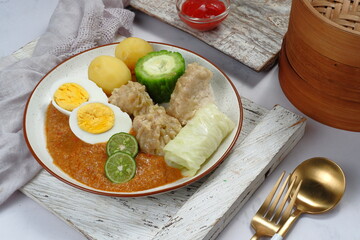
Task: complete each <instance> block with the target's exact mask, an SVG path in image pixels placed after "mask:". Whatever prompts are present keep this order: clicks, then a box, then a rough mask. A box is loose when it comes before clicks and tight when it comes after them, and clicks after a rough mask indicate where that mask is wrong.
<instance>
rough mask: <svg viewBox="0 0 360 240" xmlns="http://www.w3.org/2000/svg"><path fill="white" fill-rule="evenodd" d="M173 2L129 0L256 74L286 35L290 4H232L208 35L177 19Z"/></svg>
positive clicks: (269, 61) (269, 62)
mask: <svg viewBox="0 0 360 240" xmlns="http://www.w3.org/2000/svg"><path fill="white" fill-rule="evenodd" d="M175 2H176V1H175V0H152V1H149V0H131V2H130V4H131V6H132V7H133V8H135V9H138V10H140V11H142V12H145V13H146V14H148V15H150V16H153V17H156V18H158V19H160V20H161V21H164V22H166V23H168V24H170V25H172V26H174V27H177V28H179V29H181V30H183V31H185V32H188V33H190V34H191V35H193V36H195V37H197V38H199V39H200V40H202V41H204V42H206V43H207V44H209V45H210V46H213V47H215V48H217V49H218V50H220V51H222V52H224V53H225V54H227V55H229V56H231V57H233V58H235V59H237V60H238V61H240V62H242V63H243V64H245V65H247V66H249V67H250V68H252V69H254V70H256V71H262V70H265V69H268V68H269V67H271V66H272V65H273V64H274V62H275V60H276V58H277V55H278V52H279V51H280V48H281V43H282V39H283V36H284V34H285V33H286V31H287V27H288V21H289V13H290V7H291V0H282V1H279V0H267V1H265V0H262V1H245V0H236V1H231V12H230V14H229V16H228V18H227V19H226V20H225V21H224V22H223V23H222V24H221V25H220V26H219V27H217V28H216V29H214V30H212V31H208V32H200V31H197V30H193V29H191V28H190V27H188V26H187V25H186V24H185V23H183V22H182V21H181V20H180V18H179V17H178V15H177V11H176V5H175Z"/></svg>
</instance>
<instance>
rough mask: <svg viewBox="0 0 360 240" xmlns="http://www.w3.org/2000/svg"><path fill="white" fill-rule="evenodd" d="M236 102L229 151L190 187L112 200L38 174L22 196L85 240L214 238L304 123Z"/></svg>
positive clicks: (285, 114)
mask: <svg viewBox="0 0 360 240" xmlns="http://www.w3.org/2000/svg"><path fill="white" fill-rule="evenodd" d="M243 102H244V108H245V109H244V128H243V131H242V133H241V137H240V139H239V140H238V142H237V144H236V145H235V147H234V149H233V151H232V153H231V154H230V155H229V157H228V158H227V159H226V160H225V161H224V162H223V163H222V164H221V165H220V166H219V167H218V168H217V169H216V170H215V172H214V173H212V174H211V175H210V176H209V177H208V178H203V179H202V180H200V181H198V182H196V183H194V184H191V185H189V186H186V187H183V188H181V189H179V190H176V191H172V192H168V193H165V194H161V195H155V196H148V197H142V198H115V197H107V196H100V195H95V194H91V193H88V192H84V191H81V190H78V189H76V188H73V187H71V186H68V185H67V184H65V183H63V182H61V181H59V180H58V179H56V178H55V177H53V176H51V175H49V174H48V173H47V172H46V171H45V170H43V171H42V172H41V173H40V174H39V175H38V176H37V177H35V178H34V179H33V180H32V181H31V182H29V183H28V184H27V185H26V186H24V187H23V188H22V189H21V191H22V192H23V193H24V194H26V195H27V196H29V197H30V198H32V199H34V200H35V201H37V202H39V203H40V204H41V205H42V206H44V207H45V208H47V209H49V210H50V211H51V212H53V213H54V214H55V215H57V216H58V217H60V218H61V219H63V220H64V221H65V222H67V223H68V224H70V225H71V226H72V227H74V228H75V229H77V230H79V231H80V232H81V233H83V234H84V235H85V236H86V237H87V238H89V239H98V240H100V239H101V240H103V239H213V238H215V237H216V236H217V235H218V234H219V233H220V231H221V230H222V229H223V228H224V227H225V226H226V224H227V223H228V222H229V221H230V220H231V218H232V217H233V216H234V215H235V213H236V212H237V211H238V210H239V209H240V208H241V206H242V205H243V204H244V203H245V202H246V201H247V199H248V198H249V197H250V196H251V194H252V193H253V192H254V191H255V190H256V188H257V187H258V186H259V185H260V184H261V182H262V181H263V180H264V179H265V177H266V176H267V174H269V173H270V172H271V171H272V170H273V169H275V167H276V166H277V164H278V163H279V162H280V161H281V160H282V159H283V158H284V157H285V156H286V155H287V153H288V152H289V151H290V150H291V149H292V148H293V146H294V145H295V144H296V143H297V142H298V140H299V139H300V138H301V137H302V135H303V132H304V128H305V121H304V119H303V118H301V117H299V116H298V115H296V114H294V113H292V112H289V111H288V110H286V109H284V108H282V107H280V106H276V107H275V108H274V109H272V110H270V111H268V110H266V109H263V108H261V107H259V106H257V105H256V104H255V103H253V102H251V101H249V100H247V99H243ZM90 209H91V210H90ZM205 209H206V211H204V210H205ZM204 213H205V215H204ZM170 236H171V237H170Z"/></svg>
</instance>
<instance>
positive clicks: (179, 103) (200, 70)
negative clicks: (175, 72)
mask: <svg viewBox="0 0 360 240" xmlns="http://www.w3.org/2000/svg"><path fill="white" fill-rule="evenodd" d="M212 77H213V73H212V72H211V71H210V70H209V69H207V68H206V67H204V66H201V65H200V64H198V63H196V62H194V63H190V64H188V65H187V67H186V71H185V73H184V74H183V75H182V76H181V77H180V78H179V79H178V80H177V82H176V85H175V89H174V91H173V93H172V94H171V98H170V103H169V107H168V108H167V109H166V111H167V113H168V114H169V115H171V116H173V117H176V118H177V119H178V120H179V121H180V123H181V125H183V126H184V125H186V124H187V122H188V121H189V120H190V119H191V118H192V117H193V116H194V115H195V113H196V111H197V110H198V109H199V108H201V107H203V106H205V105H207V104H210V103H214V102H215V101H214V93H213V89H212V87H211V79H212Z"/></svg>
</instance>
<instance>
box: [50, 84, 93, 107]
mask: <svg viewBox="0 0 360 240" xmlns="http://www.w3.org/2000/svg"><path fill="white" fill-rule="evenodd" d="M54 100H55V102H56V103H57V105H59V107H61V108H63V109H65V110H68V111H72V110H74V109H75V108H77V107H78V106H80V105H81V104H82V103H84V102H87V101H88V100H89V93H88V92H87V91H86V90H85V89H84V88H83V87H81V86H80V85H79V84H76V83H65V84H63V85H61V86H60V87H59V88H58V89H57V90H56V92H55V94H54Z"/></svg>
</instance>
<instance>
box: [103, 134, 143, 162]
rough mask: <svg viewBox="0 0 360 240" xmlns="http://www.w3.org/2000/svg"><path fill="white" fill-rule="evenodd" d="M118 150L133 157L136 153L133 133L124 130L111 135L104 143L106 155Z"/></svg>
mask: <svg viewBox="0 0 360 240" xmlns="http://www.w3.org/2000/svg"><path fill="white" fill-rule="evenodd" d="M119 151H120V152H124V153H128V154H130V156H132V157H135V156H136V154H137V153H138V143H137V141H136V138H135V137H134V136H133V135H131V134H129V133H124V132H121V133H116V134H114V135H112V136H111V137H110V139H109V141H108V142H107V144H106V152H107V154H108V156H111V155H113V154H114V153H116V152H119Z"/></svg>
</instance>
